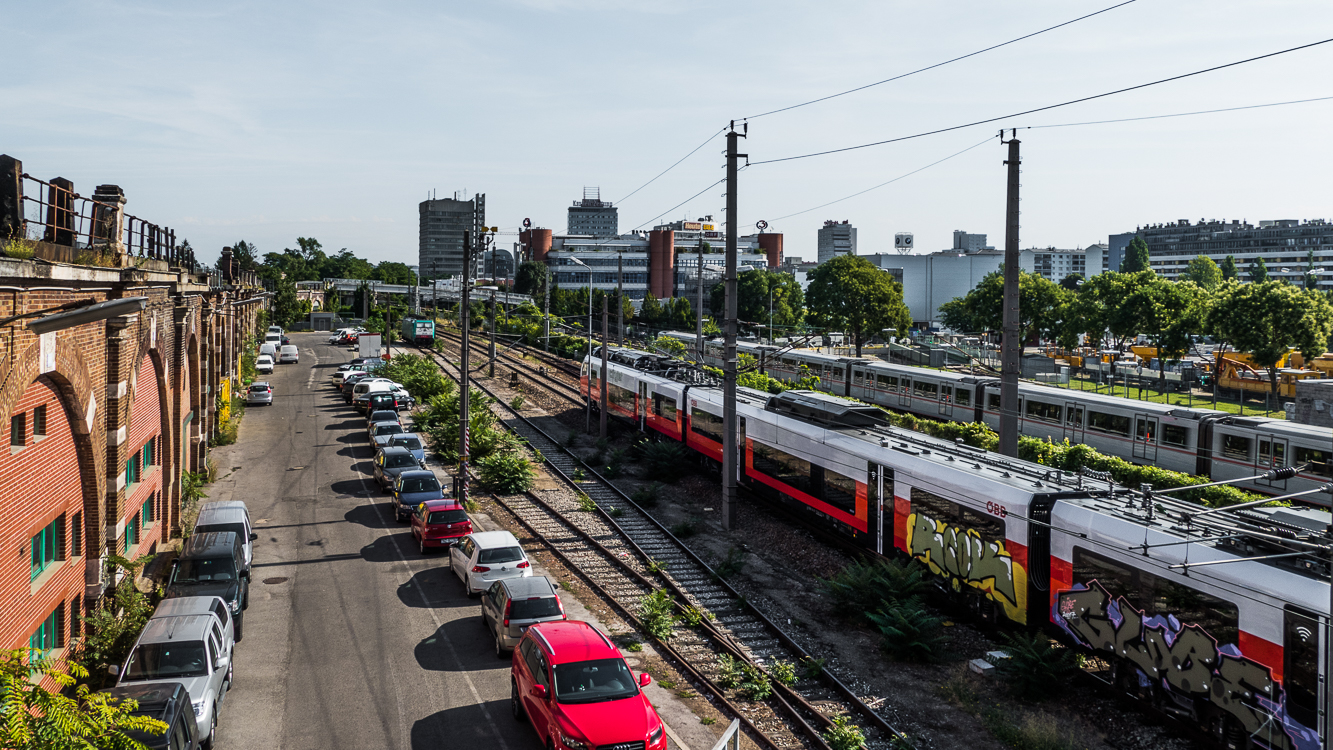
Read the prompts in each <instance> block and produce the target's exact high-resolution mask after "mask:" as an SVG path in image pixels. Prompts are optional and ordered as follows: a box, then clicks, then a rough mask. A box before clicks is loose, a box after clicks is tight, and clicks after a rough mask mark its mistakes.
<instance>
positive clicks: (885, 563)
mask: <svg viewBox="0 0 1333 750" xmlns="http://www.w3.org/2000/svg"><path fill="white" fill-rule="evenodd" d="M922 571H923V569H922V567H921V566H920V565H916V564H914V563H904V562H902V561H899V560H890V559H886V558H874V559H869V560H861V561H858V562H854V563H851V564H849V565H847V566H845V567H844V568H843V569H842V570H840V571H838V572H837V573H836V574H834V575H833V577H831V578H829V579H828V580H827V581H824V582H823V588H824V592H825V593H826V594H828V596H829V597H830V598H832V599H833V611H834V613H835V614H837V615H838V616H840V617H844V618H847V619H849V620H866V619H868V618H869V617H870V614H871V613H872V612H874V611H875V610H876V609H878V608H880V607H881V606H882V605H884V604H890V605H893V604H898V603H899V602H905V601H908V600H911V599H914V598H915V597H917V596H918V595H919V594H920V593H921V589H922V588H924V587H925V584H926V579H925V574H924V573H923V572H922Z"/></svg>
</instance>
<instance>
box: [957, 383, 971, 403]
mask: <svg viewBox="0 0 1333 750" xmlns="http://www.w3.org/2000/svg"><path fill="white" fill-rule="evenodd" d="M953 398H954V403H956V404H958V405H959V406H971V405H972V392H971V391H969V390H968V389H966V388H963V387H961V386H960V387H958V388H955V389H953Z"/></svg>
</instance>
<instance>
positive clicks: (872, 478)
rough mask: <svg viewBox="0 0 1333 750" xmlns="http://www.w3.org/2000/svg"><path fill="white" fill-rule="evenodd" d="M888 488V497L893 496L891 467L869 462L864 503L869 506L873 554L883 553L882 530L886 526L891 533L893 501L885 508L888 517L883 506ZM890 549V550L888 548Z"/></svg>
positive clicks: (883, 530)
mask: <svg viewBox="0 0 1333 750" xmlns="http://www.w3.org/2000/svg"><path fill="white" fill-rule="evenodd" d="M885 489H888V491H889V496H890V497H889V499H890V501H892V499H893V497H892V495H893V469H890V468H889V467H887V466H880V465H878V464H870V471H869V474H868V475H867V476H866V493H867V494H868V495H870V497H869V498H867V500H868V501H869V502H867V503H866V505H867V506H868V507H869V509H870V512H871V514H872V517H871V519H870V525H869V527H870V532H871V533H872V534H874V535H875V539H874V545H875V554H877V555H882V554H884V532H885V529H886V527H887V529H888V532H889V533H890V534H892V533H893V503H892V502H890V503H889V507H888V509H887V514H888V517H887V518H885V513H886V510H885V508H884V490H885ZM890 551H892V550H890Z"/></svg>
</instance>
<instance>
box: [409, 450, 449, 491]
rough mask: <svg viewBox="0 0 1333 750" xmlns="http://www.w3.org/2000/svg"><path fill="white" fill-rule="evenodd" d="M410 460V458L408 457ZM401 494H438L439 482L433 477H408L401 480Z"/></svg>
mask: <svg viewBox="0 0 1333 750" xmlns="http://www.w3.org/2000/svg"><path fill="white" fill-rule="evenodd" d="M409 458H410V457H409ZM400 491H401V492H439V491H440V482H439V480H438V479H436V478H435V477H408V478H407V479H404V480H403V489H402V490H400Z"/></svg>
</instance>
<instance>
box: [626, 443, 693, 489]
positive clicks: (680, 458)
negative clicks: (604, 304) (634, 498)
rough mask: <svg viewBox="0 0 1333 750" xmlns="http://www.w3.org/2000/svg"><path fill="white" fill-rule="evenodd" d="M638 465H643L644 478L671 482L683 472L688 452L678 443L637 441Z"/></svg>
mask: <svg viewBox="0 0 1333 750" xmlns="http://www.w3.org/2000/svg"><path fill="white" fill-rule="evenodd" d="M636 448H637V451H636V452H637V453H638V459H639V466H642V467H643V477H644V479H650V480H656V481H660V482H666V483H667V484H671V483H673V482H675V481H676V480H677V479H679V478H680V477H681V476H682V475H684V474H685V466H686V461H688V458H689V453H688V451H686V449H685V446H684V445H681V444H680V443H668V442H662V443H653V442H641V443H638V444H637V446H636Z"/></svg>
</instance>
